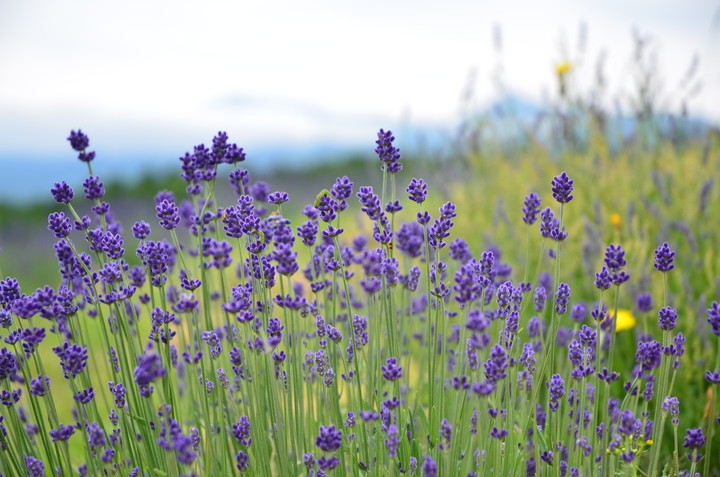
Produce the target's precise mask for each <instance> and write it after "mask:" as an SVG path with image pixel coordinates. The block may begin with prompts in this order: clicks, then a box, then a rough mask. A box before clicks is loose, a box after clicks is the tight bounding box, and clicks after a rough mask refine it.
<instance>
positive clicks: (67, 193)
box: [50, 181, 75, 204]
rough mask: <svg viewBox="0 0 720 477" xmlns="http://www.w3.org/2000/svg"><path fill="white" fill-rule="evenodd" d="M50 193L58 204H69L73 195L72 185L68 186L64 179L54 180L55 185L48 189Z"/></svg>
mask: <svg viewBox="0 0 720 477" xmlns="http://www.w3.org/2000/svg"><path fill="white" fill-rule="evenodd" d="M50 193H51V194H52V196H53V199H55V202H57V203H58V204H69V203H70V201H71V200H72V199H73V197H74V196H75V193H74V192H73V190H72V187H70V186H69V185H68V184H67V182H65V181H62V182H56V183H55V186H54V187H53V188H52V189H50Z"/></svg>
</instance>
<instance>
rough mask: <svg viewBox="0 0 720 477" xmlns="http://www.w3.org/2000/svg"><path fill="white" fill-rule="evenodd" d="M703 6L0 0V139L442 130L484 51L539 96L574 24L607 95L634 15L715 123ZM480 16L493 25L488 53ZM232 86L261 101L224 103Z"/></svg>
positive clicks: (621, 64)
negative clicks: (412, 125) (693, 70)
mask: <svg viewBox="0 0 720 477" xmlns="http://www.w3.org/2000/svg"><path fill="white" fill-rule="evenodd" d="M714 3H715V2H710V1H696V2H689V3H688V2H686V3H685V4H683V5H679V4H677V3H676V2H671V1H670V0H663V1H655V2H645V1H641V0H636V1H633V2H621V1H619V0H614V1H611V2H603V3H592V4H591V3H586V2H582V3H581V2H572V1H569V0H549V1H546V2H521V1H509V2H471V1H457V2H442V3H441V2H430V1H396V2H387V1H383V2H381V1H377V0H373V1H369V2H368V1H365V2H354V3H351V2H331V1H308V2H297V1H275V2H260V1H243V2H230V1H217V0H216V1H206V2H202V3H200V2H190V1H179V2H178V1H172V2H171V1H156V2H146V1H140V0H133V1H126V2H96V1H90V0H84V1H68V2H41V1H39V0H30V1H24V2H3V6H2V7H0V18H2V20H0V68H1V70H2V73H0V111H2V112H0V127H2V128H8V129H5V131H6V132H7V131H12V132H13V134H3V135H2V138H0V148H3V149H5V150H16V149H19V150H24V151H27V150H28V149H32V148H35V149H36V150H37V151H42V152H43V153H48V152H49V151H54V150H57V144H58V137H57V134H58V133H59V131H63V132H62V134H64V135H66V134H67V131H68V130H69V129H70V128H75V127H78V126H81V127H83V128H84V129H85V130H86V131H87V132H88V133H90V134H91V140H93V141H94V143H95V141H96V140H101V142H102V143H105V144H107V145H108V146H112V147H119V148H123V147H125V148H126V149H133V148H138V147H152V143H153V142H154V143H155V147H158V148H162V147H164V146H165V145H167V146H172V147H176V145H177V144H178V143H180V142H182V141H186V140H187V139H189V138H190V137H192V138H193V141H195V142H196V139H194V138H196V137H200V138H201V140H202V138H203V137H204V138H206V139H204V140H205V141H207V140H209V137H210V136H211V134H212V133H214V132H215V131H217V129H231V127H233V128H236V129H237V130H239V131H242V132H241V133H240V135H241V136H243V138H244V139H246V140H247V141H250V142H253V141H255V142H258V141H270V142H272V141H273V140H274V141H276V142H292V141H302V140H308V138H311V139H312V138H320V137H323V136H325V135H333V134H334V135H338V136H339V137H341V138H348V139H351V138H354V139H357V138H359V137H360V136H362V135H364V128H365V127H369V128H370V129H371V130H374V129H377V128H378V127H387V126H388V125H387V124H376V125H374V126H372V125H370V124H367V123H368V122H370V121H368V119H369V118H378V120H385V121H396V122H398V121H400V119H401V118H402V117H407V116H408V115H409V117H410V118H411V119H412V121H415V122H419V123H425V122H431V123H434V124H440V123H448V124H449V123H450V122H452V121H453V120H455V119H457V112H458V110H459V107H460V96H461V93H462V91H463V89H464V88H465V86H466V82H467V78H468V75H469V73H470V72H471V71H475V72H476V80H475V82H474V85H473V86H474V89H475V91H476V95H477V98H478V102H479V103H486V102H488V101H490V99H491V98H492V97H493V95H494V94H495V92H496V91H495V90H494V88H493V85H492V83H491V81H490V80H489V78H490V77H491V75H492V74H493V72H494V71H495V68H496V65H497V63H498V61H499V60H501V61H502V65H503V67H504V77H505V79H506V81H507V84H508V86H509V87H510V88H511V90H513V91H516V92H519V93H520V94H522V95H524V96H528V97H531V98H536V99H539V98H541V96H542V94H543V93H544V92H545V93H548V94H554V88H555V83H554V81H555V80H554V77H553V71H552V65H553V62H555V61H558V60H560V59H561V58H562V56H563V54H562V53H561V48H562V46H563V45H564V47H566V48H567V50H568V55H570V57H571V58H574V55H575V48H576V46H575V45H576V37H577V31H578V27H579V24H580V23H581V22H582V21H584V22H585V23H586V24H587V25H588V39H587V51H586V54H585V57H586V59H587V60H586V64H585V73H584V74H583V75H582V76H580V77H579V78H578V80H579V81H583V82H585V84H587V82H588V81H590V78H591V77H592V72H593V71H592V70H593V67H594V65H593V62H594V61H595V59H596V58H597V57H598V55H599V53H600V51H602V50H605V51H607V52H608V53H609V56H608V61H607V67H606V72H607V74H608V80H609V82H610V84H609V86H610V90H611V91H620V90H622V89H628V88H630V87H629V86H628V85H629V81H630V78H631V73H630V72H631V69H632V65H631V61H630V58H631V49H632V41H631V29H632V28H633V27H637V28H638V29H640V31H644V32H647V33H648V34H650V36H651V37H653V38H654V39H655V40H656V42H655V45H656V47H657V53H658V58H659V62H660V63H659V64H660V66H661V69H660V76H661V77H662V78H663V79H664V80H665V83H666V84H667V93H668V95H667V101H668V105H669V106H670V107H677V104H674V103H673V101H674V102H675V103H677V101H678V99H677V97H674V96H673V95H672V94H670V93H671V92H672V91H673V88H675V87H676V85H677V83H678V82H679V79H680V78H681V76H682V74H683V73H684V70H685V68H686V66H687V64H688V63H689V61H690V58H691V57H692V55H693V54H695V53H698V54H699V55H700V57H701V67H700V70H699V76H700V77H701V79H702V81H703V83H704V85H705V86H704V89H703V90H702V92H701V95H700V96H699V97H698V98H696V99H695V100H694V102H692V103H691V104H690V106H691V111H695V112H698V113H700V114H703V115H705V116H708V117H711V118H713V119H715V120H716V121H720V107H719V105H720V81H718V79H719V78H720V69H719V68H720V66H718V64H720V62H719V61H717V60H718V58H717V53H715V51H720V50H718V48H717V46H718V39H719V38H718V34H717V32H715V33H713V32H712V30H711V20H712V17H713V15H714V14H716V10H717V6H716V5H715V4H714ZM494 25H500V26H501V27H502V32H503V50H502V56H501V57H500V58H498V57H497V55H496V52H495V51H494V49H493V46H492V37H493V28H494ZM713 55H715V57H714V58H713ZM676 96H677V95H676ZM237 97H246V98H259V100H260V101H262V100H266V101H267V102H266V103H265V104H263V103H257V102H256V103H255V105H254V106H253V107H251V108H243V107H233V106H232V105H226V104H222V99H223V98H237ZM283 103H287V105H288V106H283ZM298 104H304V105H308V106H309V107H308V108H304V109H303V108H297V107H296V106H297V105H298ZM313 111H314V112H315V113H317V112H318V111H322V112H324V113H325V114H326V115H327V116H326V117H321V116H318V115H317V114H313ZM354 117H357V118H359V120H358V123H359V124H360V126H353V120H352V119H353V118H354ZM62 137H63V138H64V136H62ZM113 137H115V138H123V139H122V140H120V139H114V140H113V139H112V138H113ZM231 137H232V136H231ZM29 138H33V139H32V140H31V141H28V139H29ZM253 138H254V139H253ZM133 139H134V142H133ZM328 139H336V138H328ZM238 141H240V139H238ZM192 143H193V142H190V143H187V144H186V146H185V148H187V147H189V146H190V145H191V144H192ZM183 150H184V149H183ZM178 152H181V151H178Z"/></svg>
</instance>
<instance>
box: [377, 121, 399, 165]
mask: <svg viewBox="0 0 720 477" xmlns="http://www.w3.org/2000/svg"><path fill="white" fill-rule="evenodd" d="M377 137H378V139H377V141H375V144H377V147H376V148H375V154H377V156H378V159H380V162H382V163H383V170H387V171H388V172H389V173H391V174H394V173H396V172H400V171H401V170H402V164H401V163H400V149H398V148H397V147H395V146H393V144H392V143H393V141H395V136H393V135H392V131H387V132H386V131H384V130H382V129H381V130H380V131H379V132H378V135H377Z"/></svg>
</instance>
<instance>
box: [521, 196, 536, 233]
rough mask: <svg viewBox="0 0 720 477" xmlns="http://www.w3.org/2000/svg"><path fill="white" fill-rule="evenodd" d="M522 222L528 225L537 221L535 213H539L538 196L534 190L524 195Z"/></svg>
mask: <svg viewBox="0 0 720 477" xmlns="http://www.w3.org/2000/svg"><path fill="white" fill-rule="evenodd" d="M523 205H524V206H525V207H523V209H522V211H523V222H525V223H526V224H528V225H532V224H534V223H535V222H536V221H537V214H539V213H540V196H538V195H537V194H536V193H535V192H531V193H530V194H528V195H526V196H525V202H524V203H523Z"/></svg>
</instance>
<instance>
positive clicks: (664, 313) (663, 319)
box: [658, 306, 678, 331]
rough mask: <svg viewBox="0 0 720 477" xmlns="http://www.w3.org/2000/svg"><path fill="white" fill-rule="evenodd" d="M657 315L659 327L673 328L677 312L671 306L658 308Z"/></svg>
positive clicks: (666, 329)
mask: <svg viewBox="0 0 720 477" xmlns="http://www.w3.org/2000/svg"><path fill="white" fill-rule="evenodd" d="M658 316H659V317H660V318H659V320H658V324H659V325H660V329H662V330H665V331H670V330H672V329H673V328H675V325H676V324H677V318H678V314H677V311H675V310H674V309H673V308H672V307H669V306H666V307H664V308H660V311H658Z"/></svg>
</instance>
